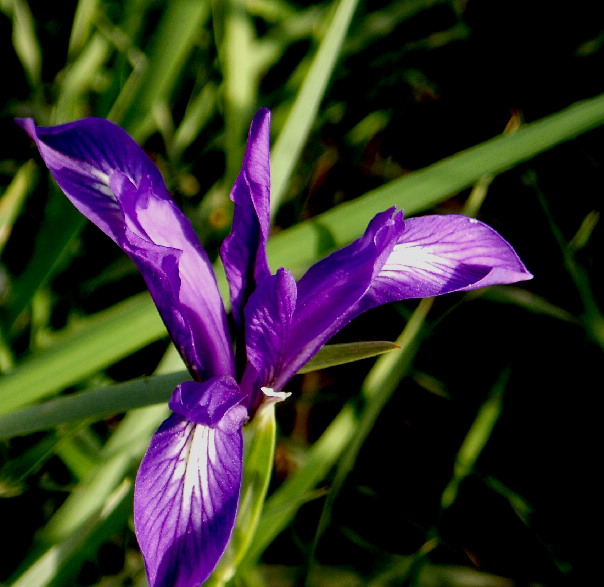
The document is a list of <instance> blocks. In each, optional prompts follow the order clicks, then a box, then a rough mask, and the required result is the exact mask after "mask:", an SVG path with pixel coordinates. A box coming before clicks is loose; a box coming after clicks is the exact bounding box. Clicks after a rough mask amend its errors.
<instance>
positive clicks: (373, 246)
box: [275, 208, 403, 389]
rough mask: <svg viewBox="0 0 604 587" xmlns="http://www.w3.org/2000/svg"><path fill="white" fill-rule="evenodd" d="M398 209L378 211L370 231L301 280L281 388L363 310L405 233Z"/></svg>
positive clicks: (321, 262)
mask: <svg viewBox="0 0 604 587" xmlns="http://www.w3.org/2000/svg"><path fill="white" fill-rule="evenodd" d="M402 226H403V219H402V214H401V213H400V212H397V213H395V212H394V208H392V209H390V210H386V211H385V212H381V213H380V214H377V215H376V216H375V217H374V218H373V220H372V221H371V222H370V223H369V226H368V227H367V230H366V231H365V234H364V235H363V236H362V237H361V238H359V239H357V240H356V241H354V242H353V243H351V244H350V245H348V246H347V247H344V248H343V249H340V250H338V251H335V252H334V253H332V254H331V255H329V256H328V257H326V258H325V259H323V260H322V261H319V262H318V263H317V264H316V265H314V266H313V267H311V268H310V269H309V270H308V272H307V273H306V274H305V275H304V276H303V277H302V279H301V280H300V283H299V284H298V301H297V305H296V311H295V313H294V317H293V321H292V326H291V335H290V341H289V344H288V349H287V361H286V362H285V364H284V368H283V370H282V371H281V372H280V373H279V377H278V380H277V382H276V383H275V389H281V388H282V386H283V384H284V383H285V382H286V381H287V380H288V379H289V378H290V377H292V376H293V375H294V374H295V373H296V372H297V370H298V369H299V368H300V367H301V366H302V365H304V364H305V363H306V362H307V361H308V360H310V359H311V358H312V357H313V356H314V354H315V353H316V352H317V351H318V350H319V348H320V347H321V346H322V345H323V344H325V343H326V342H327V341H328V340H329V339H330V338H331V337H332V336H333V335H334V334H335V333H336V332H338V331H339V330H341V329H342V328H343V327H344V326H345V325H346V324H347V323H348V322H350V320H352V319H353V318H354V317H355V316H357V315H358V314H359V313H360V310H359V309H358V305H359V302H360V300H361V299H362V298H363V296H364V295H365V293H366V292H367V290H368V289H369V288H370V287H371V284H372V283H373V280H374V279H375V277H376V275H377V274H378V272H379V270H380V269H381V267H382V265H383V264H384V262H385V261H386V259H387V258H388V256H389V255H390V253H391V251H392V249H393V247H394V245H395V244H396V239H397V238H398V235H399V234H400V233H401V231H402Z"/></svg>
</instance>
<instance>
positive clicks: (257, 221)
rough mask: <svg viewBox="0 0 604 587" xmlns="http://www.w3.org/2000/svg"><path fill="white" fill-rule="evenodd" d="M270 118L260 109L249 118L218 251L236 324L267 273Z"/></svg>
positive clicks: (267, 112)
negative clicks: (229, 219) (229, 221)
mask: <svg viewBox="0 0 604 587" xmlns="http://www.w3.org/2000/svg"><path fill="white" fill-rule="evenodd" d="M270 118H271V116H270V112H269V110H267V109H266V108H262V109H261V110H259V111H258V113H257V114H256V116H255V117H254V120H253V121H252V125H251V127H250V132H249V136H248V143H247V149H246V152H245V156H244V158H243V165H242V167H241V171H240V173H239V176H238V177H237V180H236V181H235V185H234V186H233V189H232V190H231V200H233V202H234V203H235V209H234V212H233V227H232V231H231V234H230V235H229V236H228V237H227V238H226V239H225V241H224V243H223V244H222V248H221V251H220V256H221V258H222V262H223V264H224V268H225V272H226V275H227V279H228V282H229V287H230V293H231V310H232V313H233V317H234V319H235V323H236V324H237V325H238V326H239V325H240V324H241V321H242V318H243V306H244V305H245V301H246V299H247V298H248V297H249V295H250V293H251V292H252V291H253V290H254V288H255V286H256V284H257V283H259V282H260V281H262V279H264V278H265V277H267V276H268V275H270V270H269V267H268V261H267V258H266V241H267V240H268V233H269V228H270V181H271V180H270Z"/></svg>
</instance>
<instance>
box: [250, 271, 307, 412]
mask: <svg viewBox="0 0 604 587" xmlns="http://www.w3.org/2000/svg"><path fill="white" fill-rule="evenodd" d="M296 297H297V293H296V280H295V279H294V277H293V275H292V274H291V273H290V272H289V271H287V270H286V269H279V271H277V273H276V274H275V275H272V276H270V277H267V278H266V279H265V280H264V281H262V283H261V284H260V285H259V286H258V289H256V291H255V292H254V293H253V294H252V295H251V296H250V299H249V301H248V303H247V305H246V307H245V344H246V349H247V358H248V361H249V364H248V367H247V369H246V372H245V374H244V376H243V380H242V384H241V385H242V390H243V391H244V393H246V394H247V395H248V396H249V398H250V405H251V406H252V410H254V409H255V407H256V404H257V402H258V401H259V399H260V398H261V390H260V388H261V387H271V388H272V387H273V386H274V384H275V380H276V377H277V375H278V374H279V373H281V372H282V371H283V369H284V364H285V362H286V361H287V359H288V357H287V350H288V345H289V336H290V328H291V322H292V318H293V315H294V310H295V307H296Z"/></svg>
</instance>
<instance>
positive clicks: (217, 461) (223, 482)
mask: <svg viewBox="0 0 604 587" xmlns="http://www.w3.org/2000/svg"><path fill="white" fill-rule="evenodd" d="M224 383H225V382H224V381H223V382H222V384H224ZM189 384H190V385H192V386H194V385H201V384H198V383H196V382H188V383H187V385H189ZM233 385H234V386H235V387H231V390H230V391H231V392H232V393H237V390H236V384H235V382H234V381H233ZM227 387H228V385H227ZM222 391H223V392H224V389H222ZM211 392H212V390H211V389H210V390H208V389H207V388H206V389H203V390H201V393H202V397H206V398H207V394H208V393H210V394H211ZM191 394H194V390H193V389H192V388H190V389H188V390H187V395H191ZM189 399H191V398H189ZM178 401H179V400H178V399H177V400H176V402H178ZM206 407H207V406H206ZM219 410H220V408H219ZM219 410H218V411H219ZM210 411H211V412H212V413H214V415H216V414H217V413H218V412H217V411H216V410H214V411H213V410H210ZM246 414H247V412H246V410H245V409H244V408H243V407H242V406H240V405H235V406H233V407H232V408H230V409H228V410H227V411H226V412H225V413H224V414H223V415H222V418H221V419H220V421H219V422H218V423H217V424H216V425H215V426H214V427H211V426H207V425H203V424H197V423H195V422H191V421H189V420H187V419H186V418H184V417H183V416H181V415H180V414H173V415H172V416H170V418H168V419H167V420H166V421H165V422H164V423H163V424H162V425H161V427H160V428H159V430H158V431H157V432H156V433H155V435H154V436H153V439H152V441H151V444H150V446H149V449H148V450H147V454H146V455H145V457H144V459H143V461H142V463H141V466H140V468H139V470H138V474H137V477H136V485H135V494H134V525H135V530H136V535H137V539H138V542H139V545H140V548H141V552H142V553H143V557H144V559H145V566H146V569H147V576H148V579H149V584H150V585H151V587H167V586H170V587H194V586H197V585H200V584H201V583H202V582H203V581H205V580H206V579H207V577H208V576H209V575H210V573H211V572H212V571H213V569H214V568H215V566H216V564H217V562H218V561H219V559H220V557H221V556H222V554H223V553H224V550H225V548H226V546H227V543H228V541H229V538H230V536H231V532H232V530H233V526H234V523H235V516H236V512H237V505H238V501H239V492H240V487H241V474H242V466H243V465H242V457H243V452H242V451H243V435H242V428H241V425H242V422H243V419H244V418H245V417H246Z"/></svg>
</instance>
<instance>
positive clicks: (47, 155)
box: [19, 118, 234, 378]
mask: <svg viewBox="0 0 604 587" xmlns="http://www.w3.org/2000/svg"><path fill="white" fill-rule="evenodd" d="M19 123H20V125H21V126H22V127H23V128H24V129H25V130H26V131H27V132H28V133H29V134H30V136H31V137H32V138H33V139H34V140H35V141H36V145H37V147H38V149H39V151H40V154H41V155H42V158H43V159H44V162H45V163H46V165H47V166H48V168H49V169H50V171H51V173H52V175H53V177H54V178H55V180H56V182H57V183H58V184H59V186H60V187H61V189H62V190H63V191H64V192H65V194H66V195H67V197H68V198H69V199H70V200H71V201H72V202H73V204H74V205H75V206H76V207H77V208H78V209H79V210H80V211H81V212H82V213H83V214H84V215H85V216H86V217H87V218H89V219H90V220H91V221H92V222H94V223H95V224H96V225H97V226H98V227H99V228H100V229H101V230H103V231H104V232H105V233H106V234H107V235H108V236H110V237H111V238H112V239H113V240H114V241H115V242H116V243H117V244H118V245H119V246H120V247H121V248H122V249H124V251H125V252H126V253H128V255H129V256H130V257H131V258H132V260H133V261H134V262H135V263H136V265H137V266H138V268H139V270H140V271H141V273H142V274H143V277H144V278H145V280H146V282H147V285H148V287H149V290H150V292H151V295H152V297H153V300H154V301H155V304H156V305H157V307H158V310H159V312H160V314H161V316H162V318H163V320H164V322H165V323H166V327H167V328H168V331H169V333H170V336H171V337H172V339H173V340H174V342H175V344H176V346H177V348H178V350H179V351H180V353H181V354H182V356H183V358H184V360H185V362H186V363H187V366H188V367H189V369H190V370H191V372H192V374H193V375H194V376H195V377H196V378H201V377H209V376H212V375H215V374H219V373H220V374H226V373H233V370H234V366H233V363H234V360H233V351H232V347H231V343H230V338H229V334H228V330H227V323H226V313H225V311H224V306H223V303H222V300H221V298H220V294H219V292H218V287H217V285H216V278H215V276H214V273H213V270H212V267H211V264H210V262H209V260H208V257H207V255H206V253H205V251H204V250H203V248H202V246H201V244H200V243H199V240H198V238H197V236H196V235H195V232H194V230H193V228H192V226H191V224H190V222H189V221H188V220H187V219H186V218H185V216H184V215H183V214H182V212H180V210H179V209H178V208H177V206H176V205H175V203H174V202H173V200H172V199H171V198H170V195H169V193H168V190H167V189H166V186H165V184H164V182H163V179H162V177H161V174H160V173H159V171H158V170H157V168H156V167H155V165H154V164H153V163H152V161H151V160H150V159H149V157H147V155H146V154H145V153H144V151H143V150H142V149H141V148H140V147H139V146H138V145H137V144H136V143H135V142H134V141H133V140H132V139H131V138H130V137H129V136H128V134H127V133H126V132H124V131H123V130H122V129H121V128H119V127H118V126H116V125H115V124H113V123H111V122H109V121H106V120H102V119H95V118H87V119H84V120H80V121H77V122H72V123H69V124H64V125H60V126H55V127H47V128H45V127H36V126H35V125H34V123H33V121H32V120H31V119H27V120H21V121H19Z"/></svg>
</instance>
